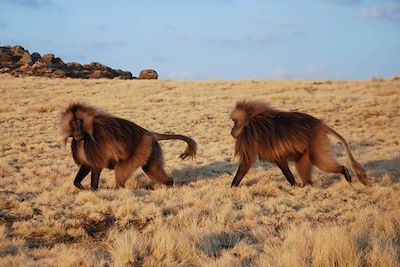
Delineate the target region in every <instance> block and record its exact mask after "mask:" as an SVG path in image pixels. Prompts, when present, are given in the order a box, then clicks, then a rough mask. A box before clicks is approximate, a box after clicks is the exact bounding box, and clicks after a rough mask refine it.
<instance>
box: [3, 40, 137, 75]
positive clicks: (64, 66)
mask: <svg viewBox="0 0 400 267" xmlns="http://www.w3.org/2000/svg"><path fill="white" fill-rule="evenodd" d="M0 73H10V74H11V75H13V76H43V77H49V78H66V77H70V78H82V79H99V78H107V79H114V78H116V79H134V77H133V76H132V73H131V72H129V71H123V70H115V69H112V68H109V67H107V66H105V65H102V64H100V63H98V62H92V63H90V64H85V65H81V64H79V63H76V62H71V63H64V61H63V60H62V59H61V58H59V57H55V56H54V55H53V54H46V55H43V56H40V54H39V53H36V52H35V53H32V54H30V53H29V51H28V50H26V49H24V48H23V47H22V46H19V45H17V46H14V47H11V46H0Z"/></svg>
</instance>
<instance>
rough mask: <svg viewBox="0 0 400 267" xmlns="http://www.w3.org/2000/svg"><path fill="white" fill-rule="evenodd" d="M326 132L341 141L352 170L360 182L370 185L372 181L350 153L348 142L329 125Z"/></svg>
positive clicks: (326, 126)
mask: <svg viewBox="0 0 400 267" xmlns="http://www.w3.org/2000/svg"><path fill="white" fill-rule="evenodd" d="M325 131H326V133H328V134H330V135H333V136H334V137H336V138H337V139H339V141H340V142H341V143H342V144H343V146H344V150H345V151H346V155H347V157H348V158H349V161H350V165H351V168H352V169H353V171H354V172H355V173H356V175H357V178H358V180H359V181H360V182H361V183H362V184H364V185H370V181H369V180H368V177H367V173H366V172H365V170H364V168H363V167H361V165H360V163H358V162H357V161H356V160H355V159H354V157H353V154H352V153H351V151H350V146H349V144H348V143H347V141H346V140H345V139H344V138H343V136H341V135H340V134H339V133H338V132H336V131H335V130H333V129H332V128H330V127H329V126H328V125H325Z"/></svg>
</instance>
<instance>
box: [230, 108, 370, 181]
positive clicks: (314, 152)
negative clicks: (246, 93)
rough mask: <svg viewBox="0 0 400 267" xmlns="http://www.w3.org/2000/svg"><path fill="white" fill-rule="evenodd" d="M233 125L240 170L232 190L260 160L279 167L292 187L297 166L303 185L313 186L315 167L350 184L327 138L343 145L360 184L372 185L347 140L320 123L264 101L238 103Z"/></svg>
mask: <svg viewBox="0 0 400 267" xmlns="http://www.w3.org/2000/svg"><path fill="white" fill-rule="evenodd" d="M230 117H231V119H232V120H233V122H234V125H233V128H232V131H231V134H232V136H233V137H234V138H235V139H236V143H235V156H239V161H240V164H239V169H238V171H237V173H236V175H235V177H234V179H233V181H232V184H231V186H238V185H239V183H240V181H241V180H242V179H243V177H244V176H245V175H246V173H247V172H248V170H249V169H250V167H251V166H252V165H253V164H254V163H255V161H256V159H257V157H259V158H260V159H261V160H264V161H269V162H272V163H274V164H276V165H277V166H278V167H279V168H280V169H281V171H282V172H283V174H284V176H285V177H286V179H287V180H288V181H289V183H290V184H291V185H292V186H294V185H300V184H299V183H297V182H296V180H295V179H294V177H293V174H292V172H291V171H290V169H289V167H288V162H295V167H296V170H297V173H298V175H299V176H300V178H301V179H302V181H303V185H304V184H312V179H311V171H312V166H313V165H315V166H317V167H318V168H319V169H321V170H324V171H326V172H332V173H341V174H343V175H344V177H345V178H346V180H347V181H348V182H351V176H350V174H349V171H348V169H347V168H346V167H345V166H342V165H340V164H339V163H337V162H336V160H335V159H334V157H333V155H332V152H331V146H330V143H329V139H328V134H329V135H332V136H334V137H336V138H337V139H339V141H340V142H341V143H342V144H343V146H344V149H345V151H346V155H347V157H348V159H349V161H350V165H351V167H352V169H353V171H354V172H355V173H356V175H357V177H358V180H359V181H360V182H361V183H363V184H364V185H369V184H370V182H369V180H368V178H367V175H366V172H365V170H364V169H363V168H362V167H361V165H360V164H359V163H358V162H357V161H356V160H355V159H354V157H353V155H352V153H351V151H350V147H349V145H348V143H347V142H346V140H345V139H344V138H343V137H342V136H341V135H340V134H338V133H337V132H336V131H335V130H333V129H332V128H330V127H329V126H328V125H326V124H325V123H324V122H323V121H321V120H320V119H317V118H315V117H313V116H310V115H308V114H305V113H300V112H285V111H280V110H276V109H274V108H272V107H270V106H269V105H268V104H267V103H265V102H261V101H245V100H243V101H239V102H237V103H236V107H235V108H234V109H233V110H232V112H231V113H230Z"/></svg>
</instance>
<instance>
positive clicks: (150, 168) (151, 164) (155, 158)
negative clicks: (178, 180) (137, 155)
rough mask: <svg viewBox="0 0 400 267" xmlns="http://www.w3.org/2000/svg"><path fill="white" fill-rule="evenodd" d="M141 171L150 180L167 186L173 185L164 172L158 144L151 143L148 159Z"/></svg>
mask: <svg viewBox="0 0 400 267" xmlns="http://www.w3.org/2000/svg"><path fill="white" fill-rule="evenodd" d="M142 169H143V171H144V172H145V173H146V174H147V176H149V178H150V179H154V180H157V181H159V182H161V183H163V184H166V185H167V186H172V185H173V184H174V181H173V180H172V178H171V177H170V176H168V175H167V174H166V172H165V170H164V160H163V155H162V150H161V146H160V144H159V143H158V142H154V143H153V146H152V150H151V154H150V157H149V159H148V161H147V163H146V164H145V165H144V166H143V167H142Z"/></svg>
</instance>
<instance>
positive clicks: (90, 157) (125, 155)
mask: <svg viewBox="0 0 400 267" xmlns="http://www.w3.org/2000/svg"><path fill="white" fill-rule="evenodd" d="M60 128H61V132H62V134H63V138H64V142H65V143H66V142H67V139H68V138H69V137H72V142H71V150H72V156H73V158H74V161H75V163H76V164H77V165H79V166H80V169H79V171H78V173H77V175H76V177H75V180H74V185H75V186H76V187H78V188H79V189H84V187H83V186H82V184H81V182H82V180H83V179H84V178H85V177H86V175H88V174H89V172H91V188H92V189H94V190H96V189H97V188H98V184H99V177H100V173H101V171H102V170H103V169H104V168H108V169H114V170H115V180H116V186H117V187H124V185H125V182H126V180H127V179H128V178H129V177H130V175H131V174H132V173H133V171H135V170H136V169H137V168H139V167H142V169H143V171H144V172H145V173H146V174H147V175H148V176H149V177H150V178H151V179H155V180H157V181H159V182H161V183H163V184H166V185H168V186H172V185H173V179H172V178H171V177H170V176H168V175H167V174H166V173H165V171H164V160H163V155H162V151H161V146H160V144H159V143H158V141H160V140H172V139H179V140H183V141H185V142H186V143H187V147H186V149H185V151H184V152H183V153H182V154H180V158H181V159H185V158H187V157H194V156H195V155H196V150H197V146H196V142H195V141H194V140H193V139H192V138H190V137H187V136H184V135H179V134H160V133H155V132H149V131H148V130H146V129H144V128H142V127H140V126H139V125H137V124H135V123H133V122H131V121H128V120H125V119H121V118H118V117H115V116H112V115H110V114H108V113H106V112H103V111H100V110H99V109H97V108H95V107H92V106H88V105H85V104H82V103H72V104H70V105H69V106H68V107H67V108H66V109H65V110H64V111H63V112H62V114H61V121H60Z"/></svg>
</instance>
